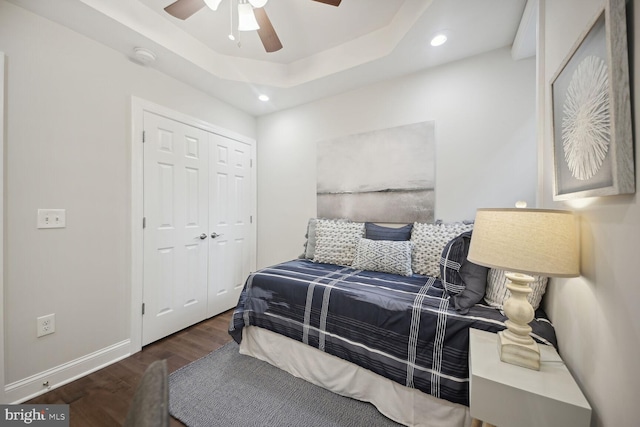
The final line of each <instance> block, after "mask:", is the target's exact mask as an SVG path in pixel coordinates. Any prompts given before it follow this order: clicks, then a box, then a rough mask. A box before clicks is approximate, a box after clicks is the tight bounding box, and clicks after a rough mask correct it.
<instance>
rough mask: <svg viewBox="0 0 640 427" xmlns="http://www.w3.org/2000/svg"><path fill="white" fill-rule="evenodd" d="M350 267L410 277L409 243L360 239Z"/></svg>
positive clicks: (405, 241) (406, 241)
mask: <svg viewBox="0 0 640 427" xmlns="http://www.w3.org/2000/svg"><path fill="white" fill-rule="evenodd" d="M351 266H352V267H353V268H357V269H358V270H369V271H381V272H383V273H392V274H400V275H402V276H411V274H413V273H412V271H411V242H410V241H408V240H404V241H391V240H370V239H360V241H359V242H358V247H357V248H356V256H355V258H354V260H353V264H352V265H351Z"/></svg>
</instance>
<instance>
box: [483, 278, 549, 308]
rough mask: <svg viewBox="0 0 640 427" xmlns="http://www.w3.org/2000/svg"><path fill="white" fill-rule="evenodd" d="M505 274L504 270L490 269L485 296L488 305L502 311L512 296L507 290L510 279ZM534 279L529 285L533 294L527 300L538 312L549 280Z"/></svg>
mask: <svg viewBox="0 0 640 427" xmlns="http://www.w3.org/2000/svg"><path fill="white" fill-rule="evenodd" d="M504 273H505V271H504V270H498V269H496V268H491V269H489V274H488V275H487V291H486V294H485V296H484V299H485V301H486V302H487V304H489V305H490V306H491V307H495V308H499V309H500V310H502V306H503V305H504V302H505V301H506V300H507V299H509V297H510V296H511V291H509V289H507V280H508V279H507V276H505V275H504ZM533 278H534V279H535V280H534V281H533V282H531V283H529V286H531V289H532V290H533V292H531V293H530V294H529V295H528V296H527V300H529V303H530V304H531V305H532V306H533V309H534V310H537V309H538V307H540V301H542V296H543V295H544V293H545V291H546V290H547V282H548V280H549V278H548V277H543V276H533Z"/></svg>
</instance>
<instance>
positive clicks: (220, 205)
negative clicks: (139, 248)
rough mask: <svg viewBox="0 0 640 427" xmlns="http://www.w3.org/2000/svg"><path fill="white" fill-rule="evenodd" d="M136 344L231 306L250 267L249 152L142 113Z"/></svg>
mask: <svg viewBox="0 0 640 427" xmlns="http://www.w3.org/2000/svg"><path fill="white" fill-rule="evenodd" d="M144 132H145V142H144V217H145V228H144V239H143V244H144V267H143V268H144V279H143V302H144V314H143V320H142V325H143V326H142V345H146V344H149V343H151V342H153V341H155V340H158V339H160V338H162V337H165V336H167V335H170V334H172V333H174V332H176V331H179V330H181V329H183V328H186V327H188V326H190V325H193V324H194V323H197V322H200V321H202V320H204V319H206V318H208V317H211V316H214V315H216V314H219V313H221V312H223V311H225V310H228V309H230V308H232V307H233V306H234V305H235V304H236V303H237V300H238V297H239V295H240V291H241V290H242V285H243V282H244V279H245V278H246V276H247V275H248V274H249V271H250V268H251V265H252V263H253V262H254V253H255V251H254V248H255V244H254V242H253V241H252V232H251V228H252V217H251V212H252V205H251V200H252V197H253V191H252V187H253V186H252V184H251V182H252V177H251V173H252V166H253V164H252V163H253V160H252V147H251V145H250V144H246V143H243V142H240V141H236V140H233V139H230V138H226V137H223V136H220V135H216V134H213V133H211V132H207V131H205V130H202V129H198V128H196V127H193V126H190V125H187V124H184V123H181V122H178V121H176V120H172V119H170V118H166V117H162V116H159V115H156V114H153V113H150V112H145V113H144Z"/></svg>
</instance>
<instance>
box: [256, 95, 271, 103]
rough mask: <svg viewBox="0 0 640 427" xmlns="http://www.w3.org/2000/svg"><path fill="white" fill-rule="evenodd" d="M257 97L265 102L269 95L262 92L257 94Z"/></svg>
mask: <svg viewBox="0 0 640 427" xmlns="http://www.w3.org/2000/svg"><path fill="white" fill-rule="evenodd" d="M258 99H259V100H260V101H262V102H267V101H268V100H269V97H268V96H267V95H264V94H262V95H260V96H258Z"/></svg>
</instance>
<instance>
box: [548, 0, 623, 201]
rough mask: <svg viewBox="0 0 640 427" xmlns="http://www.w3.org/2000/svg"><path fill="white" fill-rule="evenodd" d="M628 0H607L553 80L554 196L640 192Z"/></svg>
mask: <svg viewBox="0 0 640 427" xmlns="http://www.w3.org/2000/svg"><path fill="white" fill-rule="evenodd" d="M625 15H626V13H625V1H624V0H608V1H607V3H606V5H605V7H604V9H603V10H601V11H600V13H598V15H597V17H596V18H595V19H594V20H593V21H592V22H591V23H590V25H589V27H588V28H587V29H586V30H585V31H584V33H583V34H582V36H581V37H580V38H579V39H578V41H577V42H576V44H575V45H574V46H573V48H572V49H571V51H570V52H569V54H568V55H567V57H566V58H565V60H564V61H563V63H562V64H561V66H560V68H559V70H558V72H557V73H556V75H555V76H554V77H553V78H552V80H551V99H552V112H553V113H552V114H553V121H552V123H553V149H554V167H555V169H554V172H555V192H554V200H567V199H573V198H578V197H596V196H608V195H615V194H628V193H634V192H635V170H634V160H633V132H632V127H631V101H630V90H629V60H628V52H627V29H626V16H625Z"/></svg>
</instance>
